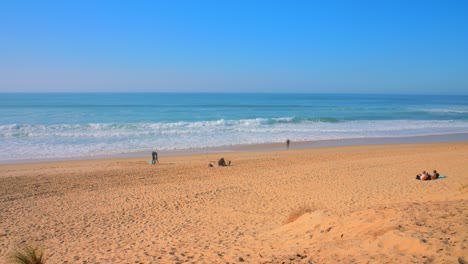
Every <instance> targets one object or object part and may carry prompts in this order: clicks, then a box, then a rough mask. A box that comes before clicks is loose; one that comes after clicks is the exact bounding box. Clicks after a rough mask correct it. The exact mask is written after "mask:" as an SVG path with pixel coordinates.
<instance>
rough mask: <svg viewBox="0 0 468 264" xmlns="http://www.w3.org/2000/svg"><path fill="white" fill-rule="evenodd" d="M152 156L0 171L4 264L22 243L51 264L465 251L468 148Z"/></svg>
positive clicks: (429, 256) (405, 256)
mask: <svg viewBox="0 0 468 264" xmlns="http://www.w3.org/2000/svg"><path fill="white" fill-rule="evenodd" d="M221 156H224V158H225V159H226V160H227V161H228V160H231V161H232V166H230V167H214V168H210V167H208V163H209V162H210V161H216V160H217V159H218V158H220V157H221ZM149 159H150V158H146V159H141V158H140V159H121V160H116V159H114V160H94V161H67V162H53V163H35V164H17V165H1V166H0V212H1V214H0V263H8V262H9V260H8V256H9V255H10V254H11V252H13V251H15V249H16V248H17V247H21V246H22V245H24V244H30V245H39V246H42V247H44V248H45V250H46V255H47V257H48V263H80V264H81V263H184V262H188V263H192V262H194V263H227V262H229V263H238V262H247V263H283V262H285V263H336V262H342V263H352V262H356V263H398V262H399V263H431V262H433V263H457V259H458V258H459V257H463V258H465V259H468V248H467V247H468V241H467V239H468V224H467V223H468V143H444V144H417V145H380V146H355V147H337V148H320V149H304V150H287V151H286V150H285V151H277V152H261V153H255V152H250V153H228V154H216V155H215V154H209V155H191V156H174V157H160V162H161V163H160V164H157V165H149V164H148V160H149ZM433 169H437V170H438V171H439V172H440V173H441V174H442V175H447V176H448V177H447V178H446V179H439V180H435V181H427V182H421V181H416V180H415V175H416V174H417V173H419V172H421V171H422V170H431V171H432V170H433Z"/></svg>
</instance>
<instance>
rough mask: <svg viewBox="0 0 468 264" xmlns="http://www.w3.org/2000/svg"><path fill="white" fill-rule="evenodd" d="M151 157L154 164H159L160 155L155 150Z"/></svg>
mask: <svg viewBox="0 0 468 264" xmlns="http://www.w3.org/2000/svg"><path fill="white" fill-rule="evenodd" d="M151 156H153V164H156V163H157V162H158V153H157V152H156V151H155V150H153V153H151Z"/></svg>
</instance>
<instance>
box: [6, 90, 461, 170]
mask: <svg viewBox="0 0 468 264" xmlns="http://www.w3.org/2000/svg"><path fill="white" fill-rule="evenodd" d="M457 133H468V96H448V95H361V94H359V95H349V94H347V95H339V94H229V93H226V94H221V93H220V94H214V93H197V94H189V93H3V94H0V150H1V151H0V162H2V163H8V162H9V161H22V160H24V161H26V160H32V159H33V160H37V159H73V158H87V157H93V156H102V155H113V154H120V153H132V152H142V151H150V150H151V149H153V148H155V149H157V150H160V151H161V150H163V151H164V150H188V149H202V148H207V147H223V146H234V145H245V144H262V143H275V142H284V141H285V140H286V139H288V138H289V139H291V140H292V141H293V142H295V141H322V140H340V139H366V138H368V139H371V138H385V137H412V136H427V135H450V134H457Z"/></svg>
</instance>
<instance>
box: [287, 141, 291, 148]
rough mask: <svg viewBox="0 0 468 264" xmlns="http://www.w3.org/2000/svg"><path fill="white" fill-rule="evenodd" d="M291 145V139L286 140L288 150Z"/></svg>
mask: <svg viewBox="0 0 468 264" xmlns="http://www.w3.org/2000/svg"><path fill="white" fill-rule="evenodd" d="M290 143H291V140H289V138H288V139H287V140H286V148H287V149H289V144H290Z"/></svg>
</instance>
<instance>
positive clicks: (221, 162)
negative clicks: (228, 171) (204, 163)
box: [218, 158, 231, 167]
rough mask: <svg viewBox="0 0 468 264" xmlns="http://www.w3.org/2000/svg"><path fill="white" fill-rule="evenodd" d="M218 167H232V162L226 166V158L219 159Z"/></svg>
mask: <svg viewBox="0 0 468 264" xmlns="http://www.w3.org/2000/svg"><path fill="white" fill-rule="evenodd" d="M218 166H223V167H224V166H231V161H229V163H228V164H226V161H225V160H224V158H221V159H219V161H218Z"/></svg>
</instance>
